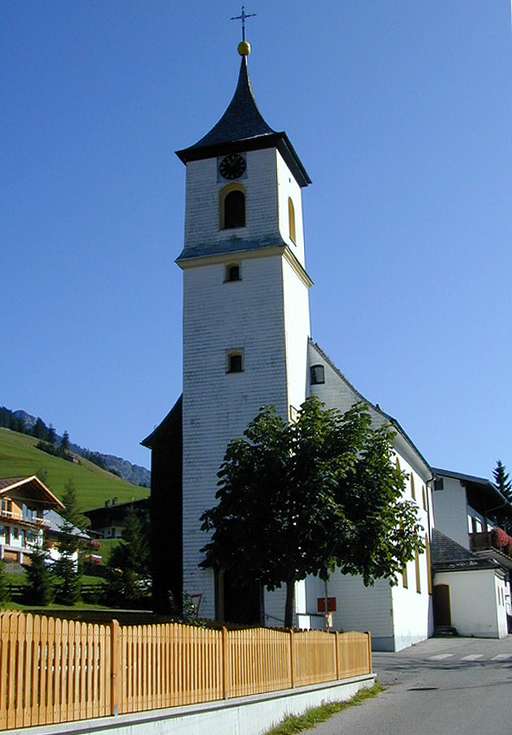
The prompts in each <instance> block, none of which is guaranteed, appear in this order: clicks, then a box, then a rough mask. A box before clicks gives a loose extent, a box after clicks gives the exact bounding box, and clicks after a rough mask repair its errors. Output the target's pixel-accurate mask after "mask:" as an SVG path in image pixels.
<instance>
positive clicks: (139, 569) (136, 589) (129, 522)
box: [107, 508, 151, 605]
mask: <svg viewBox="0 0 512 735" xmlns="http://www.w3.org/2000/svg"><path fill="white" fill-rule="evenodd" d="M148 535H149V529H148V524H147V522H146V521H145V519H144V518H142V517H141V515H140V514H138V513H137V512H136V511H135V510H133V508H131V509H130V510H129V511H128V513H127V515H126V525H125V529H124V531H123V537H122V540H121V543H120V544H119V546H116V547H115V548H114V549H113V550H112V553H111V555H110V559H109V561H108V565H107V582H108V583H107V590H108V598H109V601H110V602H111V603H112V604H113V605H120V604H121V605H133V604H139V603H140V602H141V601H142V600H143V599H144V598H146V597H147V596H148V595H149V592H150V587H151V578H150V551H149V539H148Z"/></svg>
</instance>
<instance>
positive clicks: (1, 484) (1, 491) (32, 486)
mask: <svg viewBox="0 0 512 735" xmlns="http://www.w3.org/2000/svg"><path fill="white" fill-rule="evenodd" d="M13 490H17V491H18V492H21V493H23V494H24V495H26V496H27V497H30V498H31V499H33V500H38V501H40V502H44V503H46V504H47V505H50V506H53V507H55V508H64V504H63V503H62V502H61V501H60V500H59V499H58V498H57V496H56V495H54V494H53V493H52V491H51V490H50V489H49V488H48V487H46V485H45V484H44V482H42V480H40V479H39V477H37V475H31V476H30V477H4V478H2V479H0V496H1V495H7V494H9V493H12V491H13ZM34 496H35V497H34Z"/></svg>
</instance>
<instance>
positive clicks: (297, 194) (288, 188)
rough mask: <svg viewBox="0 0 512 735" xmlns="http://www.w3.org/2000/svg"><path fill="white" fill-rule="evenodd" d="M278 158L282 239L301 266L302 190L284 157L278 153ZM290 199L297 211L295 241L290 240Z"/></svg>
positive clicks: (302, 240) (302, 250) (302, 232)
mask: <svg viewBox="0 0 512 735" xmlns="http://www.w3.org/2000/svg"><path fill="white" fill-rule="evenodd" d="M276 157H277V191H278V202H279V205H278V216H279V230H280V232H281V237H282V238H283V240H284V241H285V242H286V243H287V244H288V245H289V246H290V250H291V251H292V252H293V254H294V255H295V257H296V258H297V260H298V261H299V262H300V263H301V265H303V266H304V265H305V261H304V220H303V214H302V189H301V188H300V186H299V185H298V183H297V181H296V180H295V178H294V176H293V174H292V172H291V171H290V169H289V168H288V166H287V164H286V163H285V161H284V159H283V157H282V156H281V154H280V153H279V151H276ZM288 197H290V198H291V200H292V202H293V206H294V209H295V240H296V242H293V240H291V238H290V227H289V219H288Z"/></svg>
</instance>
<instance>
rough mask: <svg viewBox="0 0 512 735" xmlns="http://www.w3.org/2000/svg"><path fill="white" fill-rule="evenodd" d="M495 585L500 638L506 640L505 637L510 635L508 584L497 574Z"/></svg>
mask: <svg viewBox="0 0 512 735" xmlns="http://www.w3.org/2000/svg"><path fill="white" fill-rule="evenodd" d="M494 585H495V595H496V601H497V606H496V617H497V620H498V637H499V638H505V636H506V635H508V625H507V602H506V594H507V583H506V581H505V580H504V579H503V578H502V577H501V576H499V575H497V574H496V575H495V577H494Z"/></svg>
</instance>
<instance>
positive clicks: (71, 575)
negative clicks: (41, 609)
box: [54, 480, 86, 605]
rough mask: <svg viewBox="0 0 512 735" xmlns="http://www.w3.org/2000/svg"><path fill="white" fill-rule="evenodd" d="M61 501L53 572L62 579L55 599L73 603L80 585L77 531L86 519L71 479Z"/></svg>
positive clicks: (81, 527)
mask: <svg viewBox="0 0 512 735" xmlns="http://www.w3.org/2000/svg"><path fill="white" fill-rule="evenodd" d="M62 502H63V503H64V506H65V507H64V510H63V511H62V512H61V514H62V517H63V519H64V522H63V523H62V525H61V527H60V538H59V553H60V559H58V561H56V562H55V565H54V571H55V574H57V575H58V576H59V577H60V578H61V580H62V581H61V583H60V585H59V587H58V590H57V599H58V601H59V602H61V603H62V604H64V605H74V604H75V602H77V600H78V599H79V597H80V587H81V567H82V564H81V558H80V552H81V551H82V543H81V540H80V536H79V531H80V530H82V529H83V527H84V525H85V520H86V519H85V518H84V516H82V515H81V513H80V511H79V509H78V499H77V495H76V488H75V486H74V484H73V482H72V480H68V482H67V483H66V487H65V491H64V496H63V499H62Z"/></svg>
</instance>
